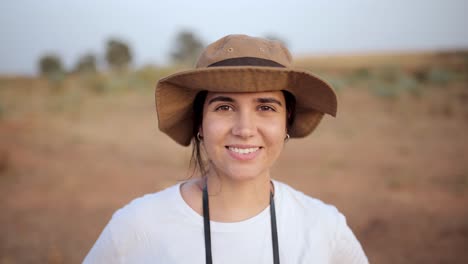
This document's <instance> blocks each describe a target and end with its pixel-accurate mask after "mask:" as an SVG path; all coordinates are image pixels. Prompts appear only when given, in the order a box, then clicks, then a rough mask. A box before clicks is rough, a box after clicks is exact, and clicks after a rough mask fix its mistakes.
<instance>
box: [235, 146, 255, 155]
mask: <svg viewBox="0 0 468 264" xmlns="http://www.w3.org/2000/svg"><path fill="white" fill-rule="evenodd" d="M226 148H227V149H229V150H230V151H232V152H235V153H239V154H250V153H253V152H256V151H258V150H259V149H261V148H262V147H253V148H236V147H230V146H226Z"/></svg>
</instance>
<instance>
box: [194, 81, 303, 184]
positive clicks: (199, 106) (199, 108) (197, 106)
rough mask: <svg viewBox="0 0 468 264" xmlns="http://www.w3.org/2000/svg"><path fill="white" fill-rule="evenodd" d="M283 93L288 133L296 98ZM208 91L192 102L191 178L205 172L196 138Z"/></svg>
mask: <svg viewBox="0 0 468 264" xmlns="http://www.w3.org/2000/svg"><path fill="white" fill-rule="evenodd" d="M281 91H282V92H283V96H284V101H285V102H286V128H287V130H288V131H289V130H290V128H291V127H292V125H293V123H294V118H295V117H296V98H295V97H294V95H293V94H292V93H290V92H288V91H285V90H281ZM207 94H208V91H201V92H199V93H198V94H197V95H196V96H195V99H194V100H193V106H192V109H193V118H192V120H193V127H192V156H191V157H190V165H189V166H190V168H192V176H193V175H194V174H195V172H196V171H197V170H198V171H199V172H200V173H201V175H202V176H203V175H205V174H206V172H207V167H206V163H205V161H204V160H203V156H202V154H201V150H200V143H201V142H200V140H199V139H198V138H197V134H198V132H199V129H200V126H201V125H202V123H203V105H204V104H205V99H206V95H207Z"/></svg>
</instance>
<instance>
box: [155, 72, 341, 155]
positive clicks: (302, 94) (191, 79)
mask: <svg viewBox="0 0 468 264" xmlns="http://www.w3.org/2000/svg"><path fill="white" fill-rule="evenodd" d="M204 90H207V91H211V92H265V91H281V90H285V91H289V92H290V93H292V94H293V95H294V96H295V98H296V116H295V120H294V123H293V125H292V127H291V128H290V130H289V131H288V133H289V135H290V136H291V137H296V138H297V137H304V136H307V135H308V134H310V133H311V132H312V131H313V130H314V129H315V127H316V126H317V125H318V123H319V122H320V120H321V119H322V117H323V115H324V114H329V115H332V116H336V111H337V98H336V94H335V92H334V91H333V89H332V87H331V86H330V85H329V84H328V83H327V82H325V81H324V80H322V79H320V78H319V77H318V76H315V75H313V74H312V73H310V72H308V71H305V70H297V69H293V68H278V67H263V66H242V67H240V66H229V67H211V68H201V69H194V70H187V71H183V72H179V73H176V74H173V75H170V76H168V77H166V78H163V79H161V80H159V81H158V83H157V85H156V92H155V97H156V111H157V114H158V121H159V123H158V126H159V129H160V130H161V131H163V132H164V133H166V134H167V135H169V136H170V137H171V138H172V139H174V140H175V141H176V142H177V143H179V144H181V145H183V146H188V145H190V141H191V138H192V130H193V110H192V108H193V101H194V99H195V96H196V94H197V93H198V92H200V91H204Z"/></svg>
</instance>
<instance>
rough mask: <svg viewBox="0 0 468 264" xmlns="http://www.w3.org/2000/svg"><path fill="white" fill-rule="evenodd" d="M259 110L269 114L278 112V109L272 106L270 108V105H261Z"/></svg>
mask: <svg viewBox="0 0 468 264" xmlns="http://www.w3.org/2000/svg"><path fill="white" fill-rule="evenodd" d="M258 110H260V111H264V112H268V111H273V112H276V109H275V108H273V107H271V106H269V105H260V106H259V107H258Z"/></svg>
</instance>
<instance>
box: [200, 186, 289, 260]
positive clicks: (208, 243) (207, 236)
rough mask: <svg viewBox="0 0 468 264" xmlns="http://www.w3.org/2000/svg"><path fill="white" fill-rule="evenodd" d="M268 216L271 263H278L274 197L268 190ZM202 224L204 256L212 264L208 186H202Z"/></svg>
mask: <svg viewBox="0 0 468 264" xmlns="http://www.w3.org/2000/svg"><path fill="white" fill-rule="evenodd" d="M270 217H271V240H272V244H273V263H274V264H279V263H280V261H279V249H278V248H279V247H278V231H277V228H276V212H275V199H273V192H270ZM203 226H204V231H205V257H206V264H213V256H212V254H211V228H210V207H209V203H208V187H207V185H206V184H205V186H204V187H203Z"/></svg>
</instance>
